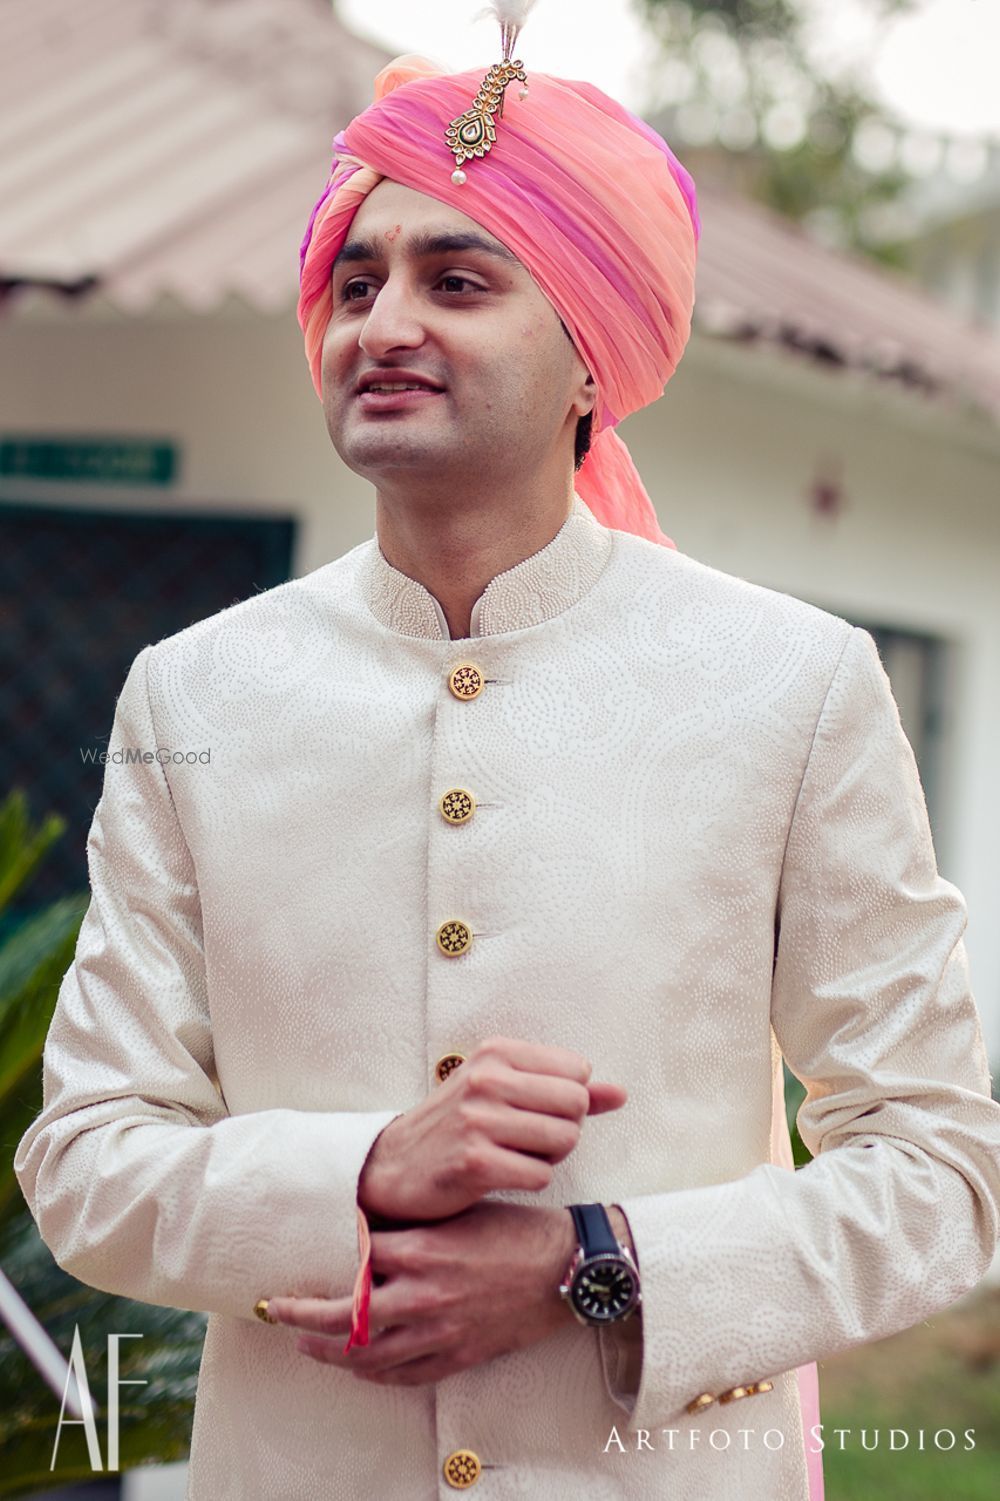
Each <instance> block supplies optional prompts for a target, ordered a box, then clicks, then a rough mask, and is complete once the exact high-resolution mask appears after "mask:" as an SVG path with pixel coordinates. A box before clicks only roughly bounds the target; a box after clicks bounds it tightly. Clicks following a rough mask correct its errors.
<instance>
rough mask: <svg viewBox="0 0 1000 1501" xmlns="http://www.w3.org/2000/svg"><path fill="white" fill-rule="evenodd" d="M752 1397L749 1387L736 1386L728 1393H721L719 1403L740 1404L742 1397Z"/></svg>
mask: <svg viewBox="0 0 1000 1501" xmlns="http://www.w3.org/2000/svg"><path fill="white" fill-rule="evenodd" d="M751 1395H752V1392H751V1389H750V1387H749V1386H734V1387H731V1388H730V1390H729V1391H728V1392H720V1393H719V1401H720V1402H738V1401H739V1399H740V1398H741V1397H749V1396H751Z"/></svg>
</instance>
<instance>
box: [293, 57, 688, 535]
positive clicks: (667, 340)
mask: <svg viewBox="0 0 1000 1501" xmlns="http://www.w3.org/2000/svg"><path fill="white" fill-rule="evenodd" d="M527 71H528V84H529V92H528V95H527V97H526V98H525V99H523V100H522V99H520V98H519V97H518V85H517V84H511V85H510V86H509V87H508V89H507V91H506V96H505V101H504V111H503V115H502V116H498V117H497V119H496V141H495V143H494V145H493V146H492V149H491V150H490V151H489V152H488V153H486V155H485V156H482V157H475V158H473V160H472V161H470V162H468V163H466V164H465V171H466V173H467V181H466V182H465V183H462V184H456V183H453V182H452V180H451V174H452V171H453V170H454V168H455V158H454V156H453V155H452V152H451V149H450V147H449V146H448V143H447V141H446V140H445V128H446V126H447V125H448V124H449V122H450V121H451V120H453V119H454V118H455V117H456V116H457V115H460V114H462V113H463V112H464V111H465V110H466V109H468V108H469V107H470V106H471V104H472V101H473V99H474V98H475V96H476V94H477V92H478V90H479V88H480V85H481V84H482V81H483V77H484V75H485V72H486V69H485V68H478V69H470V70H468V71H466V72H463V73H443V72H442V71H441V70H440V68H438V67H437V66H436V64H434V63H432V62H429V61H428V60H427V59H426V58H421V57H416V56H413V55H407V56H405V57H399V58H396V59H395V60H394V61H393V62H391V63H389V64H388V65H387V66H386V67H385V68H383V69H382V71H381V73H379V75H378V77H377V78H376V80H375V101H374V103H373V104H371V105H370V106H369V107H368V109H366V110H364V111H363V112H362V113H361V114H360V115H357V116H356V117H355V118H354V119H353V120H352V121H351V123H350V124H349V125H348V126H347V128H346V129H345V130H343V131H341V132H340V134H339V135H337V136H336V137H335V139H334V142H333V149H334V159H333V168H332V170H331V173H330V177H329V180H328V182H327V185H326V188H325V190H324V192H323V195H322V197H321V198H320V200H319V202H318V203H317V204H316V207H315V208H314V209H313V211H312V214H311V215H310V218H309V225H308V227H307V229H306V233H305V238H304V239H303V241H302V247H301V251H300V263H301V274H300V288H301V292H300V296H299V304H298V320H299V326H300V327H301V329H302V331H303V334H304V335H305V347H306V358H307V360H308V361H309V368H310V371H311V372H312V378H313V385H314V386H315V388H316V394H317V395H318V396H319V397H320V399H322V382H321V373H320V366H321V357H322V346H323V337H324V334H325V332H326V328H327V324H328V323H329V320H330V315H331V312H332V292H331V285H330V283H331V273H332V267H333V261H334V258H335V256H336V255H337V252H338V251H339V250H340V248H341V246H342V244H343V243H344V240H345V239H346V237H347V232H348V230H349V228H350V225H351V220H352V219H353V218H354V215H355V213H356V212H357V210H358V208H359V206H360V204H361V202H362V200H363V199H364V198H365V196H366V195H367V194H368V193H369V192H370V191H371V190H372V188H373V187H375V185H376V184H377V183H378V182H380V181H381V180H382V178H383V177H387V178H391V179H392V180H394V181H395V182H398V183H402V184H403V185H404V186H405V187H408V188H413V189H415V190H416V191H417V192H420V193H426V194H427V195H428V196H430V197H431V198H437V199H439V200H440V202H442V203H446V204H449V205H450V206H451V207H453V208H457V209H459V210H461V212H462V213H464V214H466V215H467V216H468V217H469V218H470V219H474V220H475V221H476V222H477V223H478V224H480V225H482V226H483V228H484V229H487V230H488V231H489V232H490V233H491V234H492V235H493V236H494V237H495V238H496V239H498V240H499V241H500V242H501V243H502V244H504V245H506V246H507V248H508V249H509V250H511V251H512V252H513V253H514V254H515V255H516V256H517V257H518V259H519V260H520V261H521V262H522V263H523V264H524V266H525V267H526V268H527V270H528V271H529V272H530V274H531V276H532V277H533V278H534V280H535V282H536V283H537V285H538V286H539V287H540V288H541V290H542V292H544V294H545V296H546V297H547V298H548V299H549V301H550V302H551V303H552V305H553V307H554V308H555V309H556V312H557V313H558V314H559V316H560V317H561V318H562V320H563V322H564V323H565V325H566V327H567V329H568V330H569V333H570V335H571V337H572V339H573V342H574V344H575V346H576V348H577V350H578V352H579V354H580V357H581V359H582V360H583V361H584V363H585V365H586V367H587V369H588V371H589V372H590V374H591V375H592V376H593V378H594V382H595V384H596V386H597V391H598V397H597V404H596V406H595V409H594V421H593V428H592V437H591V447H590V451H589V453H588V454H587V457H586V458H585V459H584V462H583V465H582V466H581V468H580V469H579V471H578V472H577V473H576V476H575V479H574V485H575V488H576V491H577V493H578V494H579V496H580V498H581V499H582V500H583V501H584V502H585V503H586V504H587V505H588V506H589V507H590V509H591V511H592V512H593V513H594V515H595V516H596V517H597V519H598V520H599V521H600V522H602V523H603V524H604V525H605V526H609V527H614V528H616V529H617V530H619V531H629V532H635V533H636V534H638V535H639V536H642V537H647V538H649V539H651V540H652V541H656V542H662V543H664V544H665V545H666V546H668V547H673V546H674V545H675V544H674V543H673V542H672V541H671V539H670V538H669V537H667V536H665V535H664V533H663V532H662V531H661V530H660V527H659V523H658V522H657V518H656V512H655V510H654V509H653V504H652V502H651V500H650V498H649V496H648V495H647V493H646V490H645V487H644V486H643V483H642V480H641V479H640V477H639V473H638V471H637V469H636V467H635V465H634V464H633V462H632V458H631V456H630V454H629V451H628V449H627V448H626V446H625V444H624V443H623V442H622V440H621V438H619V436H618V434H617V433H616V432H615V431H614V428H615V425H616V424H617V423H618V422H620V421H621V420H622V418H623V417H627V416H629V415H630V413H632V412H636V411H638V410H639V409H640V408H641V407H644V406H648V405H649V404H650V402H653V401H656V399H657V397H659V396H660V395H662V393H663V389H664V387H665V385H666V383H667V381H668V380H669V379H670V377H671V376H672V375H673V373H674V371H675V370H676V368H677V365H678V363H679V361H680V358H681V355H682V354H683V352H684V348H685V345H686V344H687V341H688V336H689V334H690V332H691V312H692V308H693V307H694V274H695V260H696V256H697V242H698V237H699V235H700V233H701V223H700V220H699V217H698V207H697V199H696V194H695V185H694V180H693V179H692V177H691V175H690V173H688V172H687V171H685V169H684V167H682V166H681V164H680V162H679V161H678V160H677V158H676V157H675V156H674V154H673V152H672V151H671V150H670V147H669V146H668V145H667V143H666V142H665V141H664V140H662V139H661V137H660V136H658V135H657V134H656V132H655V131H654V130H653V129H652V128H651V127H650V126H648V125H646V124H645V123H644V122H643V121H642V120H640V119H638V118H637V116H635V115H633V114H632V113H631V112H630V111H629V110H627V109H625V108H624V107H623V106H622V105H620V104H618V103H616V101H615V100H614V99H611V98H609V97H608V95H607V94H604V93H602V92H601V90H600V89H598V88H595V87H594V85H593V84H590V83H581V82H577V81H571V80H569V79H565V78H554V77H552V76H550V75H549V74H545V73H535V72H532V71H531V70H530V69H528V70H527Z"/></svg>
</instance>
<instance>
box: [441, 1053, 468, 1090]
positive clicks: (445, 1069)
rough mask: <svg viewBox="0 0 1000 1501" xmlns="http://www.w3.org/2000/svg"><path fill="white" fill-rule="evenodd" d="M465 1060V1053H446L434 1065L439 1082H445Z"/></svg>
mask: <svg viewBox="0 0 1000 1501" xmlns="http://www.w3.org/2000/svg"><path fill="white" fill-rule="evenodd" d="M464 1062H465V1054H464V1053H445V1054H444V1056H443V1057H441V1058H439V1059H438V1061H437V1063H435V1065H434V1077H435V1079H436V1080H437V1081H438V1083H439V1084H443V1083H444V1081H445V1079H447V1077H448V1075H449V1074H453V1073H454V1072H455V1070H456V1068H458V1067H459V1065H460V1064H462V1063H464Z"/></svg>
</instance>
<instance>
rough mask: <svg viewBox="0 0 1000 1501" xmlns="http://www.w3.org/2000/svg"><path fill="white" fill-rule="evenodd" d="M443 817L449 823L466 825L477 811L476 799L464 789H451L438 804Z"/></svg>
mask: <svg viewBox="0 0 1000 1501" xmlns="http://www.w3.org/2000/svg"><path fill="white" fill-rule="evenodd" d="M438 807H439V808H440V810H441V817H442V818H445V819H447V821H448V822H449V823H465V821H466V819H467V818H471V817H472V815H473V813H475V811H476V799H475V798H474V797H473V796H472V793H471V792H466V790H465V788H464V787H451V788H449V790H448V791H447V792H446V793H445V795H444V797H443V798H442V799H441V801H440V802H439V803H438Z"/></svg>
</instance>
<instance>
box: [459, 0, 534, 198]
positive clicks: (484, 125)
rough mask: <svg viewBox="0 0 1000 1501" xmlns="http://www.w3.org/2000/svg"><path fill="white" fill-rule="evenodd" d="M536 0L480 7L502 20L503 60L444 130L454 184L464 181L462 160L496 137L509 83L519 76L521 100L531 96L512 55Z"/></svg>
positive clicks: (487, 146)
mask: <svg viewBox="0 0 1000 1501" xmlns="http://www.w3.org/2000/svg"><path fill="white" fill-rule="evenodd" d="M534 4H535V0H493V4H492V5H488V6H487V7H486V9H485V10H481V11H480V12H479V14H478V16H477V17H476V19H477V20H480V19H482V17H483V16H495V17H496V19H497V20H498V21H499V22H500V41H501V44H502V46H503V59H502V61H500V62H498V63H494V64H493V66H492V68H490V70H489V72H488V73H487V75H486V77H485V78H484V79H483V81H482V83H481V84H480V86H479V93H478V94H477V95H476V97H475V99H473V101H472V104H471V106H470V107H469V108H468V109H467V110H464V111H463V112H462V114H460V115H456V117H455V119H454V120H452V121H451V123H450V125H449V126H448V127H447V129H446V130H445V133H444V136H445V140H446V141H447V142H448V147H449V149H450V150H451V151H452V152H453V153H454V156H455V170H454V172H453V173H452V174H451V180H452V182H454V183H457V184H461V183H463V182H465V180H466V175H465V173H464V172H463V170H462V163H463V162H467V161H471V160H472V158H473V157H475V156H485V155H486V153H487V151H489V150H490V148H491V147H492V146H493V143H494V142H495V140H496V138H497V129H496V121H497V119H498V118H499V119H502V118H503V101H504V93H505V91H506V88H507V85H508V84H509V83H513V82H514V79H515V78H519V79H520V80H521V82H522V84H523V85H524V87H523V88H522V89H521V90H520V92H519V97H520V98H521V99H526V98H527V97H528V77H527V74H526V73H525V71H524V64H523V63H522V62H521V60H520V58H512V57H511V54H512V52H513V51H514V44H515V42H516V41H517V38H518V34H519V32H520V30H521V27H522V26H523V25H524V23H525V21H526V20H527V19H528V12H529V11H530V10H531V9H532V7H533V6H534Z"/></svg>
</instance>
